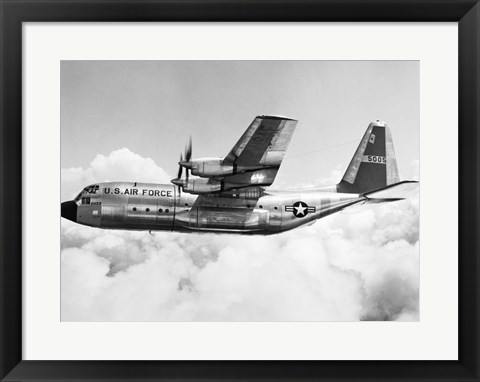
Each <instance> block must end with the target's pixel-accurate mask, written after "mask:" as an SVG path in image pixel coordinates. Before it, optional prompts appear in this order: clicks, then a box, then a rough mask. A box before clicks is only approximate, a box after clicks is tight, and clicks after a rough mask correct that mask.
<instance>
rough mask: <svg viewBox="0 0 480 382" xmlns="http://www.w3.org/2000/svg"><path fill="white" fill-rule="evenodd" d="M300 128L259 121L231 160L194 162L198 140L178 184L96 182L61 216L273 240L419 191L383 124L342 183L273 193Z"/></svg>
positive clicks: (368, 136) (373, 127)
mask: <svg viewBox="0 0 480 382" xmlns="http://www.w3.org/2000/svg"><path fill="white" fill-rule="evenodd" d="M296 126H297V120H295V119H292V118H287V117H282V116H274V115H260V116H257V117H256V118H255V119H254V120H253V122H252V123H251V124H250V126H249V127H248V128H247V130H246V131H245V133H244V134H243V135H242V137H241V138H240V140H239V141H238V142H237V143H236V144H235V146H233V148H232V150H231V151H230V152H229V153H228V155H227V156H225V157H223V158H199V159H192V143H191V140H190V142H189V143H188V144H187V146H186V149H185V157H183V155H181V156H180V161H179V162H178V164H179V170H178V175H177V178H175V179H172V181H171V182H172V185H165V184H154V183H138V182H107V183H97V184H93V185H90V186H88V187H85V188H84V189H83V190H82V191H81V192H80V193H79V194H78V196H77V197H76V198H75V199H74V200H70V201H66V202H64V203H62V204H61V216H62V217H64V218H66V219H69V220H71V221H74V222H77V223H79V224H84V225H87V226H92V227H98V228H107V229H123V230H148V231H157V230H166V231H179V232H197V233H198V232H214V233H234V234H260V235H268V234H275V233H279V232H283V231H288V230H291V229H293V228H297V227H300V226H304V225H309V224H312V223H314V222H315V221H316V220H318V219H320V218H323V217H325V216H328V215H331V214H333V213H335V212H339V211H342V210H344V209H346V208H348V207H351V206H354V205H358V204H363V203H381V202H392V201H397V200H401V199H404V198H405V197H406V196H407V195H408V194H410V192H411V191H412V190H413V189H414V188H416V187H417V186H418V184H417V182H414V181H404V182H400V179H399V175H398V169H397V161H396V159H395V152H394V149H393V143H392V136H391V133H390V129H389V128H388V126H387V125H386V124H385V123H384V122H381V121H375V122H372V123H370V124H369V126H368V128H367V130H366V132H365V134H364V135H363V138H362V140H361V141H360V145H359V146H358V148H357V150H356V152H355V154H354V156H353V158H352V160H351V162H350V164H349V166H348V168H347V170H346V172H345V175H344V176H343V178H342V180H341V181H340V182H339V183H338V184H336V185H334V186H329V187H321V188H315V189H308V190H305V189H303V190H302V189H298V190H277V191H275V190H270V189H269V188H268V187H269V186H270V185H271V184H272V183H273V181H274V180H275V176H276V175H277V172H278V170H279V168H280V165H281V163H282V160H283V158H284V156H285V152H286V150H287V147H288V144H289V142H290V139H291V137H292V134H293V132H294V130H295V128H296ZM184 171H185V176H183V175H182V174H183V172H184ZM191 175H193V176H196V177H195V178H192V177H191Z"/></svg>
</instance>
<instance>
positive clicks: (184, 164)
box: [172, 136, 192, 192]
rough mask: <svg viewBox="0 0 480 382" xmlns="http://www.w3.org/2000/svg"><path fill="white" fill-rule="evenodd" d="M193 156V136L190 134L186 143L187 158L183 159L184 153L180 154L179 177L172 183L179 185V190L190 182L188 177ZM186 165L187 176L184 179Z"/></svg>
mask: <svg viewBox="0 0 480 382" xmlns="http://www.w3.org/2000/svg"><path fill="white" fill-rule="evenodd" d="M191 158H192V136H190V138H189V140H188V142H187V144H186V145H185V159H183V155H182V154H180V161H179V162H178V165H179V166H178V173H177V178H176V179H173V180H172V183H173V184H175V185H177V186H178V190H179V192H180V190H181V189H182V188H183V187H185V186H186V185H187V184H188V177H189V176H190V169H191V168H192V162H190V159H191ZM184 167H185V172H186V177H185V179H182V173H183V168H184Z"/></svg>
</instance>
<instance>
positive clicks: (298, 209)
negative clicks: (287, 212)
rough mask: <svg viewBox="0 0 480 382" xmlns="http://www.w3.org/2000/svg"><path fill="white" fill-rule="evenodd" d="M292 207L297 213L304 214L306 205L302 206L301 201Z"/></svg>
mask: <svg viewBox="0 0 480 382" xmlns="http://www.w3.org/2000/svg"><path fill="white" fill-rule="evenodd" d="M293 208H295V209H296V210H297V215H305V210H306V209H307V207H304V205H303V204H302V203H300V204H299V205H298V207H293Z"/></svg>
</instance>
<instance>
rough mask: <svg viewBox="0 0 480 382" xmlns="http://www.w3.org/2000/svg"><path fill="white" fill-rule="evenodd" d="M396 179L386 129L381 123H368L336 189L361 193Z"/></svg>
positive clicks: (391, 148) (383, 123)
mask: <svg viewBox="0 0 480 382" xmlns="http://www.w3.org/2000/svg"><path fill="white" fill-rule="evenodd" d="M399 181H400V177H399V176H398V168H397V160H396V158H395V151H394V150H393V142H392V134H391V133H390V129H389V128H388V126H387V124H386V123H385V122H381V121H376V122H372V123H370V125H368V128H367V131H366V132H365V134H364V135H363V138H362V141H361V142H360V145H359V146H358V148H357V151H356V152H355V155H354V156H353V158H352V160H351V162H350V164H349V165H348V168H347V171H345V175H343V178H342V180H341V182H340V183H338V184H337V192H342V193H353V194H363V193H365V192H368V191H372V190H376V189H379V188H382V187H386V186H388V185H391V184H394V183H398V182H399Z"/></svg>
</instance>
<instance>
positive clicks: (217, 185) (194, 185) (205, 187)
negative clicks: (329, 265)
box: [183, 179, 222, 195]
mask: <svg viewBox="0 0 480 382" xmlns="http://www.w3.org/2000/svg"><path fill="white" fill-rule="evenodd" d="M183 190H184V191H185V192H188V193H190V194H197V195H201V194H209V193H212V192H218V191H222V183H221V182H217V181H212V180H210V179H189V180H188V182H187V183H186V184H185V185H184V186H183Z"/></svg>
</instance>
